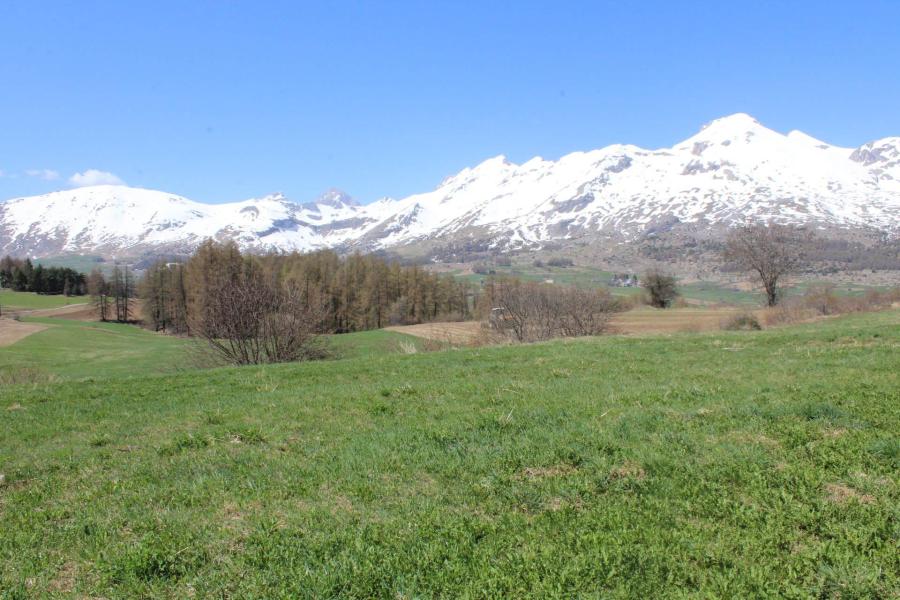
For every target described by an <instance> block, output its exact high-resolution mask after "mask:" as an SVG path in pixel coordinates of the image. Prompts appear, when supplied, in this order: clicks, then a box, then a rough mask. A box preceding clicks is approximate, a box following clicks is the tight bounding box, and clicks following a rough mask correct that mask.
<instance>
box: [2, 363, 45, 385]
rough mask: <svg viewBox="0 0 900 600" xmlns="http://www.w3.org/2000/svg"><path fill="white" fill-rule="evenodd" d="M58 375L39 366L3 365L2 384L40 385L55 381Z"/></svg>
mask: <svg viewBox="0 0 900 600" xmlns="http://www.w3.org/2000/svg"><path fill="white" fill-rule="evenodd" d="M58 379H59V378H58V377H57V376H56V375H53V374H52V373H47V372H46V371H43V370H41V369H39V368H37V367H14V366H13V367H2V368H0V386H3V385H38V384H42V383H53V382H54V381H58Z"/></svg>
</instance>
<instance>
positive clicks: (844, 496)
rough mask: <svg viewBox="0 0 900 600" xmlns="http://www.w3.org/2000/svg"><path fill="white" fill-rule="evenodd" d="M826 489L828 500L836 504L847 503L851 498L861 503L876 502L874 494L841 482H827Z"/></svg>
mask: <svg viewBox="0 0 900 600" xmlns="http://www.w3.org/2000/svg"><path fill="white" fill-rule="evenodd" d="M825 491H826V492H828V500H829V501H831V502H834V503H835V504H847V503H848V502H850V501H851V500H855V501H857V502H859V503H860V504H872V503H873V502H875V497H874V496H870V495H869V494H861V493H860V492H858V491H857V490H854V489H853V488H852V487H850V486H847V485H843V484H840V483H829V484H826V485H825Z"/></svg>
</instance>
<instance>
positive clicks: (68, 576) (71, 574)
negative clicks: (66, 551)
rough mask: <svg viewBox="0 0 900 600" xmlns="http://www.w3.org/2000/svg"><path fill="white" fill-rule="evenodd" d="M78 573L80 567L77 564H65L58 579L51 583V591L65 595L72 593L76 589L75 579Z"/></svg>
mask: <svg viewBox="0 0 900 600" xmlns="http://www.w3.org/2000/svg"><path fill="white" fill-rule="evenodd" d="M77 573H78V567H77V566H76V565H75V563H71V562H67V563H65V564H64V565H63V566H62V568H60V570H59V572H58V573H57V574H56V577H54V578H53V579H52V580H51V581H50V586H49V588H50V591H53V592H62V593H65V594H68V593H70V592H71V591H72V590H74V589H75V577H76V575H77Z"/></svg>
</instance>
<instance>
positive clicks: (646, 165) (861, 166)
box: [0, 114, 900, 256]
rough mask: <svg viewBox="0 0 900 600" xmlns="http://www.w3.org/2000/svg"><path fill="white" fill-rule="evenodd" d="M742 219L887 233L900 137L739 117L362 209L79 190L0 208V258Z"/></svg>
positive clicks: (337, 200)
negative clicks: (813, 132) (663, 142)
mask: <svg viewBox="0 0 900 600" xmlns="http://www.w3.org/2000/svg"><path fill="white" fill-rule="evenodd" d="M753 219H756V220H776V221H779V222H793V223H807V224H813V225H817V226H823V227H831V228H841V229H866V230H878V231H883V232H888V233H889V234H893V235H896V234H898V233H900V138H897V137H893V138H884V139H881V140H877V141H873V142H869V143H867V144H864V145H862V146H860V147H859V148H855V149H854V148H841V147H837V146H832V145H829V144H827V143H825V142H822V141H820V140H817V139H814V138H812V137H810V136H808V135H806V134H804V133H801V132H799V131H792V132H790V133H788V134H786V135H783V134H781V133H777V132H775V131H772V130H770V129H767V128H766V127H764V126H762V125H760V124H759V123H758V122H757V121H756V120H754V119H753V118H752V117H750V116H748V115H745V114H736V115H732V116H730V117H725V118H722V119H718V120H716V121H713V122H711V123H709V124H708V125H706V126H705V127H704V128H703V129H702V130H701V131H700V132H699V133H697V134H696V135H694V136H692V137H690V138H688V139H686V140H685V141H683V142H681V143H679V144H676V145H675V146H673V147H671V148H662V149H658V150H645V149H642V148H639V147H637V146H630V145H613V146H608V147H606V148H603V149H600V150H593V151H590V152H574V153H572V154H568V155H566V156H563V157H562V158H560V159H559V160H556V161H553V160H544V159H542V158H533V159H531V160H529V161H527V162H525V163H524V164H521V165H517V164H514V163H511V162H509V161H508V160H506V158H505V157H503V156H498V157H495V158H491V159H489V160H486V161H485V162H483V163H481V164H480V165H478V166H476V167H473V168H467V169H464V170H463V171H461V172H459V173H457V174H456V175H453V176H451V177H448V178H447V179H445V180H444V181H443V182H442V183H441V184H440V185H439V186H438V187H437V188H436V189H435V190H433V191H431V192H427V193H424V194H416V195H413V196H409V197H407V198H402V199H390V198H386V199H382V200H379V201H377V202H373V203H371V204H368V205H359V204H357V203H355V202H354V201H353V200H352V199H350V198H349V197H348V196H347V195H346V194H344V193H342V192H339V191H337V190H331V191H329V192H328V193H326V194H325V195H323V196H322V197H320V198H319V199H317V200H316V201H314V202H308V203H303V204H300V203H295V202H292V201H290V200H288V199H287V198H285V197H284V196H282V195H280V194H276V195H271V196H266V197H264V198H258V199H252V200H246V201H243V202H236V203H228V204H213V205H211V204H202V203H198V202H193V201H191V200H188V199H186V198H182V197H180V196H176V195H173V194H168V193H165V192H157V191H151V190H143V189H135V188H128V187H123V186H97V187H89V188H80V189H74V190H67V191H60V192H53V193H51V194H45V195H43V196H35V197H30V198H19V199H14V200H9V201H7V202H5V203H0V252H2V253H6V252H13V253H17V254H30V255H38V256H40V255H50V254H61V253H82V254H104V255H115V254H119V255H129V254H130V255H138V254H148V253H154V252H173V251H187V250H190V249H191V248H192V247H194V246H195V245H196V244H198V243H199V242H200V241H202V240H203V239H205V238H209V237H211V238H216V239H234V240H236V241H237V242H238V243H239V244H240V245H241V246H243V247H246V248H254V249H266V248H277V249H282V250H312V249H318V248H326V247H333V248H339V249H351V248H359V249H362V250H378V249H396V248H403V247H417V248H426V247H428V246H432V247H433V246H436V245H440V244H449V243H453V244H460V243H474V244H477V245H480V246H482V247H489V248H494V249H497V250H502V249H508V248H519V247H532V246H534V247H536V246H540V245H542V244H545V243H547V242H551V241H552V242H560V241H565V240H577V239H581V240H584V239H595V238H596V239H600V238H610V239H616V240H620V241H627V240H629V239H634V238H636V237H640V236H642V235H645V234H647V233H648V232H655V231H665V230H667V229H669V230H670V229H672V228H677V227H680V226H691V227H693V228H695V229H697V228H704V227H713V226H716V227H722V226H727V225H732V224H735V223H739V222H745V221H747V220H753Z"/></svg>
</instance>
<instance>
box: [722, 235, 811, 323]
mask: <svg viewBox="0 0 900 600" xmlns="http://www.w3.org/2000/svg"><path fill="white" fill-rule="evenodd" d="M811 240H812V235H811V234H810V233H809V232H807V231H806V230H804V229H802V228H799V227H795V226H791V225H778V224H775V223H770V224H768V225H765V224H761V223H759V224H753V225H746V226H743V227H738V228H736V229H733V230H732V231H731V233H730V234H729V236H728V240H727V242H726V246H725V253H724V258H725V260H727V261H730V262H733V263H734V264H735V265H737V266H738V267H740V268H741V269H744V270H746V271H753V272H754V273H756V275H757V276H758V277H759V280H760V283H761V284H762V286H763V288H764V289H765V291H766V302H767V304H768V305H769V306H775V305H776V304H778V303H779V302H780V301H781V296H782V289H781V284H782V282H783V280H784V277H785V276H787V275H790V274H791V273H795V272H797V271H798V270H800V269H801V268H802V267H803V266H804V265H805V264H806V262H807V259H806V251H807V249H808V248H809V245H810V242H811Z"/></svg>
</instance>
